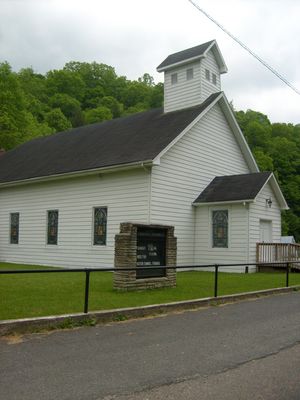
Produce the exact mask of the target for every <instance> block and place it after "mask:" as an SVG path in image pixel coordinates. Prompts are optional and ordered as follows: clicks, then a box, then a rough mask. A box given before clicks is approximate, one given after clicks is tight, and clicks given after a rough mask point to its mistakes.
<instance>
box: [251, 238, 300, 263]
mask: <svg viewBox="0 0 300 400" xmlns="http://www.w3.org/2000/svg"><path fill="white" fill-rule="evenodd" d="M280 261H282V262H287V261H300V244H291V243H264V242H263V243H256V262H257V263H272V262H280ZM295 266H296V264H295ZM298 268H300V266H298Z"/></svg>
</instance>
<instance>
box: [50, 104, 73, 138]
mask: <svg viewBox="0 0 300 400" xmlns="http://www.w3.org/2000/svg"><path fill="white" fill-rule="evenodd" d="M46 122H47V123H48V125H49V126H50V127H51V128H54V129H55V131H56V132H62V131H66V130H68V129H70V128H72V125H71V122H70V121H69V120H68V119H67V118H66V117H65V115H64V114H63V112H62V111H61V109H60V108H54V109H53V110H51V111H49V112H48V113H47V114H46Z"/></svg>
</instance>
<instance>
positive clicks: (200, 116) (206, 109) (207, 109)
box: [153, 93, 223, 165]
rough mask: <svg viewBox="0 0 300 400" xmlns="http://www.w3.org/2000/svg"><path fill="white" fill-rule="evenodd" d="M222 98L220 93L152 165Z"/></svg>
mask: <svg viewBox="0 0 300 400" xmlns="http://www.w3.org/2000/svg"><path fill="white" fill-rule="evenodd" d="M222 96H223V93H220V94H219V96H218V97H217V98H216V99H215V100H214V101H213V102H212V103H211V104H210V105H209V106H207V107H206V108H205V110H203V111H202V112H201V113H200V114H199V115H198V116H197V117H196V118H195V119H194V120H193V121H192V122H191V123H190V124H189V125H188V126H187V127H186V128H185V129H184V130H183V131H182V132H181V133H180V134H179V135H178V136H176V138H175V139H174V140H172V142H171V143H169V144H168V146H166V147H165V148H164V149H163V150H162V151H161V152H160V153H159V154H158V155H157V156H156V157H155V158H154V160H153V164H154V165H156V164H158V163H159V160H160V158H161V157H162V156H163V155H164V154H165V153H166V152H167V151H168V150H170V148H171V147H173V146H174V144H176V143H177V142H178V141H179V140H180V139H181V138H182V137H183V136H184V135H185V134H186V133H187V132H188V131H190V130H191V129H192V127H193V126H194V125H195V124H196V123H197V122H198V121H200V119H201V118H202V117H203V116H204V115H205V114H206V113H207V112H208V111H209V110H210V109H211V108H212V107H213V106H214V105H215V104H216V103H217V102H218V101H219V100H220V98H221V97H222Z"/></svg>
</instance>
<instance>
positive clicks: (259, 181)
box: [193, 172, 288, 209]
mask: <svg viewBox="0 0 300 400" xmlns="http://www.w3.org/2000/svg"><path fill="white" fill-rule="evenodd" d="M269 181H270V185H271V187H272V189H273V190H274V193H275V196H276V198H277V200H278V202H279V205H280V207H281V208H282V209H288V206H287V204H286V201H285V199H284V197H283V194H282V192H281V190H280V188H279V186H278V183H277V181H276V179H275V177H274V175H273V173H272V172H256V173H252V174H241V175H228V176H217V177H215V178H214V179H213V180H212V181H211V182H210V184H209V185H208V186H207V187H206V188H205V189H204V190H203V192H201V193H200V195H199V196H198V197H197V199H196V200H195V201H194V203H193V204H194V205H199V206H200V205H204V204H216V203H220V204H221V203H236V202H253V201H255V199H256V198H257V196H258V194H259V193H260V192H261V190H262V189H263V188H264V186H265V185H266V184H267V182H269Z"/></svg>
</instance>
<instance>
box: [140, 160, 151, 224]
mask: <svg viewBox="0 0 300 400" xmlns="http://www.w3.org/2000/svg"><path fill="white" fill-rule="evenodd" d="M141 166H142V168H143V169H144V170H145V171H146V173H147V174H149V182H148V213H147V224H148V225H150V223H151V198H152V167H151V168H147V167H145V165H144V163H142V164H141Z"/></svg>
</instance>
